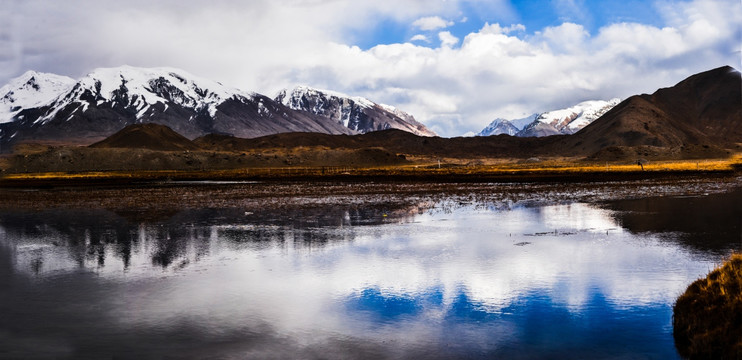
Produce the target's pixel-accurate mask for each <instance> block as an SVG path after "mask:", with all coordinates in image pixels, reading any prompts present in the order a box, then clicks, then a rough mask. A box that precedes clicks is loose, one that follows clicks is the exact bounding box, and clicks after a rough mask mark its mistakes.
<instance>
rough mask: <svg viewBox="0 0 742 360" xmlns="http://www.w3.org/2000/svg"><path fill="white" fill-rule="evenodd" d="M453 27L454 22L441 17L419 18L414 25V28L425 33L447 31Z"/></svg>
mask: <svg viewBox="0 0 742 360" xmlns="http://www.w3.org/2000/svg"><path fill="white" fill-rule="evenodd" d="M451 25H453V21H448V20H445V19H443V18H441V17H439V16H427V17H423V18H419V19H417V20H415V21H414V22H413V23H412V26H414V27H416V28H418V29H420V30H423V31H431V30H438V29H445V28H447V27H449V26H451Z"/></svg>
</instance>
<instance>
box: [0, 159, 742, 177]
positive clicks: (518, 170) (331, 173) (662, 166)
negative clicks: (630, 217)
mask: <svg viewBox="0 0 742 360" xmlns="http://www.w3.org/2000/svg"><path fill="white" fill-rule="evenodd" d="M408 160H410V161H411V164H405V165H394V166H378V167H373V166H372V167H369V166H281V167H245V168H238V169H226V170H199V171H194V170H185V171H179V170H144V171H143V170H139V171H84V172H37V173H10V174H5V175H3V176H2V177H1V178H0V182H2V183H5V184H12V183H15V184H21V183H23V182H25V181H31V180H36V181H54V180H60V181H65V180H67V181H73V182H74V181H76V180H120V181H127V180H132V181H136V180H145V181H146V180H162V179H172V180H212V179H219V180H242V179H245V180H249V179H272V178H274V179H282V178H301V177H308V178H323V177H327V178H333V177H348V178H359V179H361V178H363V177H392V178H394V177H405V178H420V179H424V178H431V177H433V178H434V177H441V178H445V177H452V178H457V177H458V178H467V177H471V178H487V177H492V178H508V177H511V178H530V177H560V176H563V177H581V176H585V177H589V176H590V175H600V176H608V177H610V176H611V175H615V176H617V177H620V176H622V175H635V176H642V174H646V175H647V176H652V175H659V174H676V173H688V174H690V173H708V172H716V173H725V172H727V173H734V172H740V171H742V153H738V154H735V155H733V156H731V157H729V158H726V159H705V160H667V161H650V162H646V163H644V164H642V165H639V164H637V163H629V162H626V161H623V162H601V163H598V162H587V161H584V160H581V159H570V158H553V159H543V160H539V159H533V160H520V159H515V160H514V159H473V160H472V159H467V160H463V159H429V158H427V159H426V158H410V157H408Z"/></svg>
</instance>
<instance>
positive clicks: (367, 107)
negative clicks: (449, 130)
mask: <svg viewBox="0 0 742 360" xmlns="http://www.w3.org/2000/svg"><path fill="white" fill-rule="evenodd" d="M275 100H276V101H277V102H280V103H282V104H283V105H285V106H288V107H289V108H291V109H293V110H299V111H304V112H307V113H310V114H314V115H318V116H322V117H325V118H328V119H331V120H333V121H335V122H338V123H341V124H343V125H344V126H346V127H347V128H349V129H351V130H354V131H357V132H359V133H361V134H365V133H367V132H371V131H379V130H387V129H399V130H404V131H407V132H410V133H412V134H415V135H420V136H436V134H435V133H434V132H433V131H431V130H430V129H428V128H427V127H425V125H423V124H421V123H419V122H417V121H416V120H415V118H414V117H413V116H412V115H410V114H408V113H406V112H404V111H401V110H399V109H397V108H395V107H393V106H389V105H384V104H377V103H374V102H372V101H370V100H368V99H366V98H362V97H352V96H348V95H344V94H341V93H337V92H334V91H328V90H318V89H313V88H310V87H306V86H300V87H297V88H295V89H294V90H292V91H290V92H289V91H288V90H282V91H281V92H279V93H278V95H277V96H276V98H275Z"/></svg>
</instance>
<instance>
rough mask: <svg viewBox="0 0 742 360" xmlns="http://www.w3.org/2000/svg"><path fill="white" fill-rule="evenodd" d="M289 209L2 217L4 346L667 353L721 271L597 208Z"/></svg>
mask: <svg viewBox="0 0 742 360" xmlns="http://www.w3.org/2000/svg"><path fill="white" fill-rule="evenodd" d="M328 214H331V215H328ZM285 215H286V218H285V219H284V221H278V220H277V219H276V218H275V217H274V216H272V217H270V219H269V220H266V218H260V217H259V215H255V214H248V213H245V212H239V211H236V210H234V209H232V210H228V211H227V210H225V211H218V210H209V211H207V212H204V211H202V210H191V211H183V212H179V213H177V214H174V215H173V216H172V217H170V218H167V220H161V221H154V222H131V221H129V220H126V219H125V218H122V217H121V216H119V215H117V214H115V213H111V212H107V211H104V210H100V211H93V210H89V211H46V212H40V213H39V212H34V213H30V212H29V213H21V212H18V213H12V214H11V213H5V214H2V215H0V222H1V223H2V232H1V233H0V286H2V287H3V288H4V289H6V291H4V292H3V295H2V296H0V309H2V310H3V311H4V312H5V313H7V314H8V316H6V317H4V319H2V320H0V345H3V346H0V348H3V347H4V346H5V345H7V347H5V348H7V349H10V350H6V352H5V353H3V352H2V351H0V357H4V356H8V355H10V357H12V356H14V355H20V356H21V357H24V356H23V355H34V354H37V351H40V352H39V353H40V354H42V355H44V354H55V355H57V356H56V357H66V356H69V357H99V356H108V355H111V354H115V353H117V352H120V351H121V352H123V354H124V357H148V356H151V357H158V356H159V357H161V356H186V357H191V356H192V357H198V354H202V355H203V354H204V351H206V354H211V355H214V356H222V357H227V358H229V357H235V358H240V357H244V356H261V357H266V356H267V357H286V356H289V357H293V356H292V355H296V354H301V355H300V357H302V356H304V357H307V358H315V357H326V358H342V357H348V356H350V357H358V358H364V357H369V358H378V357H381V358H384V357H387V358H400V357H411V356H414V357H428V358H446V357H451V356H467V357H490V356H504V357H508V358H524V359H527V358H543V357H555V358H560V357H563V356H569V357H581V356H584V357H590V358H613V357H617V356H629V357H631V356H642V357H647V358H662V359H666V358H673V357H676V356H677V355H676V354H675V350H674V347H673V343H672V337H671V335H670V333H671V328H670V319H671V314H672V313H671V305H672V303H673V301H674V299H675V298H676V297H677V296H678V295H679V294H680V293H681V292H682V291H683V290H684V289H685V287H686V286H687V284H688V283H690V282H691V281H693V280H694V279H696V278H697V277H699V276H701V275H702V274H704V273H706V272H707V271H708V270H709V269H710V268H711V267H712V266H713V261H710V260H708V258H704V257H699V256H697V254H695V253H694V252H690V251H688V249H687V248H686V247H685V246H684V244H683V243H674V242H668V241H667V237H666V236H664V235H663V236H659V235H658V234H656V233H651V232H643V233H634V232H632V231H627V230H626V229H625V228H623V227H622V226H621V224H620V221H619V219H620V217H619V216H618V215H620V214H619V213H617V212H616V211H614V210H608V209H607V207H605V206H602V207H601V206H598V205H594V204H585V203H564V204H547V205H544V204H541V205H528V204H525V203H510V204H505V205H503V204H489V205H488V204H479V203H472V204H469V205H459V206H451V204H450V203H448V202H445V201H444V202H441V203H435V204H418V205H414V206H407V207H397V208H393V207H389V206H386V205H385V206H378V207H369V208H367V209H357V208H356V209H351V208H345V209H343V208H342V207H335V208H333V209H332V210H328V209H324V208H322V207H319V208H317V209H315V210H306V209H304V210H302V212H296V213H287V214H285ZM665 235H666V234H665ZM730 246H733V245H730ZM124 334H126V335H124ZM132 334H138V335H132ZM116 339H119V340H116ZM132 342H135V343H136V344H135V345H132ZM11 344H12V346H11ZM216 344H228V346H216ZM44 349H46V350H44ZM525 350H527V351H525ZM60 354H61V355H60ZM41 357H44V356H41Z"/></svg>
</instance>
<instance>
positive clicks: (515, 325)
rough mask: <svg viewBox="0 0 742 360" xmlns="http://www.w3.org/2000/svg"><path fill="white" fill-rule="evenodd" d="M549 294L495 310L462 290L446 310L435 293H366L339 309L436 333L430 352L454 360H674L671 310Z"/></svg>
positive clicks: (595, 294)
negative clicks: (436, 316)
mask: <svg viewBox="0 0 742 360" xmlns="http://www.w3.org/2000/svg"><path fill="white" fill-rule="evenodd" d="M548 294H549V290H548V289H539V290H532V291H530V292H528V293H526V294H523V295H520V296H517V297H515V298H513V299H512V301H511V302H510V303H509V304H508V305H507V306H504V307H493V306H489V305H487V304H484V303H482V302H479V301H477V300H475V299H472V297H471V296H470V295H469V294H467V292H466V289H463V288H462V289H458V290H456V294H455V295H454V297H453V299H452V301H451V302H449V303H448V304H446V302H445V301H444V291H443V290H442V289H441V288H433V289H431V290H430V291H427V292H424V293H420V294H399V293H395V294H391V293H385V292H383V291H382V290H380V289H379V288H367V289H363V290H361V291H360V292H359V293H358V294H357V295H356V296H353V297H350V298H348V299H346V301H345V309H346V311H348V312H349V314H348V315H349V316H350V317H351V318H357V316H356V315H359V314H362V315H363V317H364V318H365V319H366V325H367V326H369V327H370V328H372V329H373V328H375V327H378V326H380V325H383V324H386V325H388V324H396V325H394V326H400V327H404V326H407V324H410V323H416V324H425V326H427V327H430V326H435V327H438V331H437V332H438V333H439V334H440V338H439V339H438V340H437V341H436V344H434V346H439V347H441V349H440V351H443V352H444V353H445V354H448V355H450V356H456V357H470V358H486V357H491V356H495V357H499V358H529V359H530V358H534V359H535V358H538V359H541V358H592V359H596V358H614V357H627V358H642V359H676V358H678V355H677V353H676V351H675V349H674V346H673V340H672V335H671V326H670V321H671V316H672V307H671V304H647V305H644V306H637V305H631V306H624V305H620V304H616V303H613V302H612V301H610V300H609V299H607V298H606V296H605V295H604V294H602V293H601V292H600V291H599V289H596V288H594V289H592V292H591V293H590V294H589V296H588V298H587V299H585V301H584V302H583V303H582V304H581V305H580V306H578V307H577V306H569V305H566V304H563V303H560V302H558V301H555V300H554V299H552V298H551V297H550V296H548ZM440 312H442V313H443V314H444V315H443V317H442V318H441V319H440V320H439V321H431V318H432V317H431V316H430V313H440ZM402 319H404V320H405V321H401V320H402ZM400 330H403V329H400ZM524 349H528V353H527V355H524V351H523V350H524Z"/></svg>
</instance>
